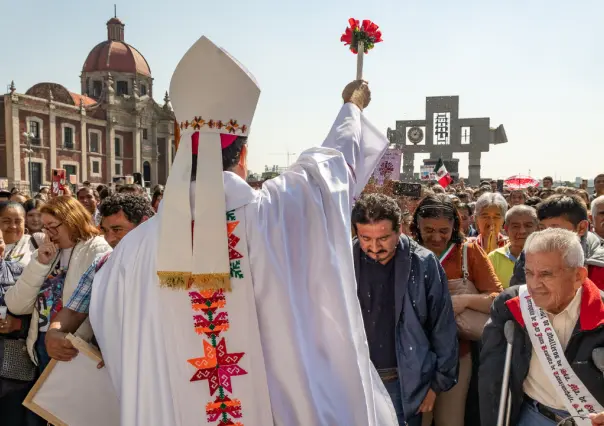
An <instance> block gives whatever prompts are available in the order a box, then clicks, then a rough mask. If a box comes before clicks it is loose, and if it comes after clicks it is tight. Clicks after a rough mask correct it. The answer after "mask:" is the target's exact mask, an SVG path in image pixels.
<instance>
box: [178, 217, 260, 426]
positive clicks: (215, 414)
mask: <svg viewBox="0 0 604 426" xmlns="http://www.w3.org/2000/svg"><path fill="white" fill-rule="evenodd" d="M237 225H239V221H237V218H236V217H235V211H234V210H233V211H229V212H228V213H227V234H228V239H229V258H230V261H231V279H233V278H236V279H240V278H243V273H242V271H241V259H242V258H243V255H242V254H241V253H240V252H239V251H237V249H236V248H237V244H238V243H239V241H240V240H241V239H240V238H239V237H237V236H236V235H235V234H234V231H235V228H237ZM189 298H190V300H191V307H192V308H193V311H195V312H196V315H193V325H194V327H195V332H196V333H197V334H199V335H200V336H203V340H202V344H203V352H204V356H202V357H199V358H192V359H189V360H187V362H188V363H189V364H191V365H192V366H193V367H195V369H196V371H195V374H194V375H193V377H192V378H191V382H198V381H203V380H207V381H208V386H209V389H210V395H211V396H214V395H216V398H215V399H214V400H213V401H212V402H208V403H207V404H206V415H207V420H208V422H218V423H216V426H229V425H231V426H244V425H243V423H241V422H235V420H234V419H241V418H242V417H243V414H242V409H241V401H240V400H238V399H234V398H232V397H229V396H227V393H228V394H230V395H232V394H233V383H232V381H231V377H236V376H244V375H246V374H248V373H247V371H245V370H244V369H243V368H241V367H240V366H239V362H240V361H241V359H242V358H243V357H244V356H245V353H244V352H229V351H228V349H227V339H226V338H225V337H223V336H221V334H223V333H225V332H227V331H228V330H229V326H230V324H229V316H228V312H227V310H226V297H225V294H224V291H223V290H222V289H218V290H204V291H191V292H189ZM219 337H220V340H218V339H219Z"/></svg>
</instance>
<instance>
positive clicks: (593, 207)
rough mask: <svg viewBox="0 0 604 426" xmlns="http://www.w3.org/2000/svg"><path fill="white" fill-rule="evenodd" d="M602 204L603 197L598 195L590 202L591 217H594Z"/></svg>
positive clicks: (603, 202) (603, 201)
mask: <svg viewBox="0 0 604 426" xmlns="http://www.w3.org/2000/svg"><path fill="white" fill-rule="evenodd" d="M602 204H604V195H600V196H599V197H598V198H596V199H595V200H593V201H592V202H591V216H592V217H594V216H595V215H596V209H597V208H598V207H600V206H601V205H602Z"/></svg>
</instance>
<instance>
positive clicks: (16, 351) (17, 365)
mask: <svg viewBox="0 0 604 426" xmlns="http://www.w3.org/2000/svg"><path fill="white" fill-rule="evenodd" d="M0 377H2V378H5V379H11V380H19V381H21V382H32V381H33V380H34V379H35V378H36V365H35V364H34V363H33V362H32V361H31V359H30V358H29V353H28V352H27V345H26V343H25V340H24V339H0Z"/></svg>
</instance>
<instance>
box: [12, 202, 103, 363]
mask: <svg viewBox="0 0 604 426" xmlns="http://www.w3.org/2000/svg"><path fill="white" fill-rule="evenodd" d="M40 213H41V214H42V222H43V223H44V225H43V227H42V228H43V229H44V232H45V234H46V236H45V239H44V243H43V244H42V245H41V246H40V248H39V249H38V251H37V252H35V253H34V255H33V256H32V259H31V261H30V262H29V264H28V265H27V267H26V268H25V270H24V271H23V274H22V275H21V276H20V277H19V279H18V280H17V282H16V284H15V285H14V286H12V287H11V288H10V289H9V290H8V291H7V292H6V295H5V301H6V305H7V306H8V309H9V310H10V311H11V312H12V313H14V314H15V315H29V314H31V315H32V321H31V325H30V328H29V333H28V335H27V341H26V343H27V351H28V353H29V356H30V358H31V359H32V361H33V362H34V363H35V364H36V365H38V367H39V369H40V371H43V370H44V368H45V367H46V365H47V364H48V362H49V361H50V359H49V357H48V353H47V352H46V347H45V344H44V338H45V336H46V332H47V331H48V327H49V325H50V322H51V320H52V319H53V318H54V316H55V315H56V314H57V313H58V312H59V311H60V310H61V309H62V307H63V301H67V300H68V299H69V297H70V296H71V294H72V293H73V291H74V290H75V288H76V286H77V284H78V282H79V280H80V277H81V276H82V275H83V274H84V272H86V270H87V269H88V267H89V266H90V265H91V264H92V262H93V260H94V259H95V258H96V257H97V255H99V254H103V253H106V252H108V251H110V250H111V247H110V246H109V244H107V242H106V241H105V239H104V238H103V237H101V236H99V231H98V229H97V228H96V226H95V225H94V223H93V222H92V216H91V215H90V213H89V212H88V211H87V210H86V209H85V208H84V206H82V205H81V204H80V203H79V202H78V201H77V200H76V199H74V198H73V197H70V196H61V197H55V198H52V199H51V200H50V201H49V202H48V203H47V204H45V205H44V206H42V207H41V208H40ZM78 334H79V335H80V337H82V338H83V339H84V340H90V339H91V337H92V329H91V327H90V324H89V323H86V324H84V325H83V326H82V327H80V329H79V330H78Z"/></svg>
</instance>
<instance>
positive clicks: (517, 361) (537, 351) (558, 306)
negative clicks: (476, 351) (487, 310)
mask: <svg viewBox="0 0 604 426" xmlns="http://www.w3.org/2000/svg"><path fill="white" fill-rule="evenodd" d="M524 252H525V255H526V277H527V284H526V285H522V286H515V287H511V288H509V289H507V290H505V291H504V292H503V293H501V295H500V296H498V297H497V299H495V301H494V302H493V307H492V308H491V320H490V321H489V322H488V323H487V325H486V327H485V329H484V334H483V349H482V352H481V354H480V372H479V393H480V416H481V422H482V425H483V426H493V425H495V424H497V416H498V407H499V397H500V392H501V384H502V380H503V369H504V363H505V362H504V360H505V352H506V345H507V343H506V338H505V335H504V327H505V324H506V323H507V322H508V321H512V323H513V325H514V336H513V352H512V360H513V362H512V365H511V373H510V392H511V395H512V396H511V398H512V401H511V417H510V420H511V422H510V424H512V425H516V426H555V425H557V424H558V423H559V422H560V421H562V420H563V419H565V418H566V417H569V416H579V417H576V418H575V419H574V421H575V424H576V425H579V426H583V425H590V420H587V417H588V415H589V414H590V413H597V412H601V411H602V410H603V409H602V404H603V403H604V377H603V376H602V371H600V370H599V369H598V368H597V367H596V365H601V364H600V361H601V360H597V361H594V356H593V352H594V349H596V348H599V347H601V346H603V345H604V300H603V296H602V294H601V293H600V291H599V289H598V287H596V286H595V284H594V283H593V282H591V281H590V280H589V279H588V278H587V269H586V268H585V267H584V266H583V265H584V254H583V248H582V247H581V243H580V241H579V238H578V237H577V234H576V233H574V232H571V231H567V230H564V229H547V230H545V231H542V232H535V233H533V234H532V235H531V236H530V237H529V238H528V239H527V241H526V244H525V247H524ZM595 358H598V357H597V356H595ZM580 417H583V418H580ZM569 424H572V423H569Z"/></svg>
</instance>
